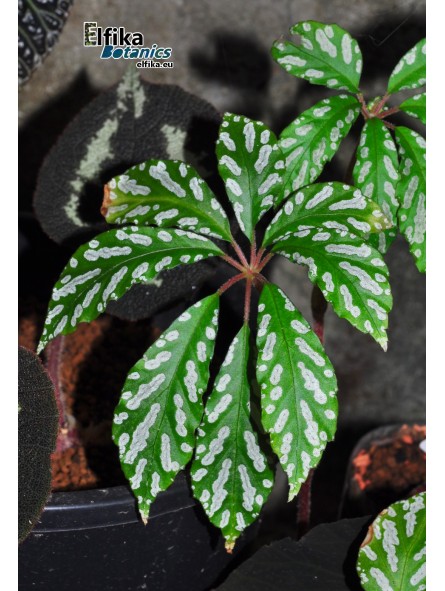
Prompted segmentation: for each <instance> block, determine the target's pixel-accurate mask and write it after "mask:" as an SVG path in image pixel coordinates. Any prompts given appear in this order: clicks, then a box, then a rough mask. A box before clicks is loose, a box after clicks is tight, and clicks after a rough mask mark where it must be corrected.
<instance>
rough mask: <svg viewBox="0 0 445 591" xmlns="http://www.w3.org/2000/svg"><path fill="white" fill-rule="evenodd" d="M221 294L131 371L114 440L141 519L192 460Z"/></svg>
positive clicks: (191, 313) (190, 313) (184, 319)
mask: <svg viewBox="0 0 445 591" xmlns="http://www.w3.org/2000/svg"><path fill="white" fill-rule="evenodd" d="M218 310H219V296H218V295H217V294H214V295H211V296H209V297H207V298H205V299H204V300H201V301H200V302H197V303H196V304H195V305H194V306H192V307H191V308H189V309H188V310H187V311H185V312H184V313H183V314H182V315H181V316H180V317H179V318H178V319H177V320H175V322H173V324H172V325H171V326H170V327H169V328H168V329H167V330H166V331H165V332H164V333H163V334H162V335H161V336H160V337H159V339H158V340H157V341H156V342H155V343H154V344H153V345H152V346H151V347H150V348H149V349H148V350H147V352H146V353H145V355H144V356H143V358H142V359H141V360H140V361H138V362H137V363H136V365H135V366H134V367H132V369H131V370H130V373H129V374H128V376H127V380H126V382H125V384H124V387H123V390H122V395H121V399H120V402H119V404H118V406H117V408H116V410H115V415H114V424H113V441H114V442H115V443H116V444H117V445H118V446H119V456H120V460H121V465H122V470H123V471H124V474H125V476H126V477H127V478H128V480H129V482H130V485H131V488H132V489H133V491H134V492H135V495H136V496H137V499H138V504H139V511H140V513H141V516H142V519H143V520H144V521H146V520H147V519H148V515H149V510H150V505H151V503H152V502H153V501H154V499H155V498H156V496H157V495H158V493H159V492H161V491H163V490H166V489H167V488H168V487H169V486H170V485H171V484H172V482H173V481H174V479H175V476H176V474H177V473H178V472H179V471H180V470H182V469H183V468H184V467H185V466H186V464H187V463H188V462H189V461H190V460H191V457H192V454H193V449H194V446H195V430H196V428H197V427H198V425H199V422H200V420H201V417H202V413H203V404H202V394H203V392H204V391H205V389H206V387H207V383H208V380H209V364H210V360H211V359H212V356H213V349H214V344H215V336H216V328H217V325H218Z"/></svg>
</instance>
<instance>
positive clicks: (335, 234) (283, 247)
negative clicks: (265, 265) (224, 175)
mask: <svg viewBox="0 0 445 591" xmlns="http://www.w3.org/2000/svg"><path fill="white" fill-rule="evenodd" d="M272 251H273V252H277V253H279V254H281V255H283V256H285V257H286V258H288V259H289V260H290V261H292V262H294V263H297V264H300V265H305V266H307V267H308V269H309V279H310V280H311V281H312V283H315V284H316V285H318V287H319V288H320V289H321V291H322V292H323V295H324V296H325V298H326V299H327V301H328V302H330V303H331V304H332V306H333V308H334V310H335V312H336V313H337V315H338V316H340V318H345V319H346V320H348V321H349V322H350V323H351V324H352V325H353V326H355V327H356V328H358V330H360V331H362V332H365V333H369V334H370V335H371V336H372V337H373V338H374V339H375V340H376V341H377V342H378V343H379V344H380V345H381V346H382V348H383V349H385V350H386V347H387V341H388V338H387V335H386V329H387V327H388V312H389V310H390V309H391V307H392V296H391V289H390V285H389V281H388V268H387V266H386V264H385V262H384V261H383V259H382V255H381V254H380V253H379V251H378V250H376V249H375V248H373V247H372V246H370V245H369V244H368V243H367V242H366V241H364V240H363V239H362V238H360V237H357V236H354V235H352V234H348V233H347V232H339V231H338V230H329V231H328V230H325V229H323V230H320V229H318V228H315V229H314V228H310V229H306V230H300V231H297V232H294V233H293V234H291V235H290V236H289V237H287V238H286V239H284V240H282V241H279V242H276V243H275V244H274V245H273V246H272Z"/></svg>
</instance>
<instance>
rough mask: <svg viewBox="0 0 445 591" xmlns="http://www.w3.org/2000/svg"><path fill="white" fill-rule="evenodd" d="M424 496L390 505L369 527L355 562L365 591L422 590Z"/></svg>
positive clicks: (424, 539)
mask: <svg viewBox="0 0 445 591" xmlns="http://www.w3.org/2000/svg"><path fill="white" fill-rule="evenodd" d="M425 505H426V494H425V493H420V494H418V495H414V496H413V497H411V498H409V499H407V500H405V501H398V502H397V503H393V504H392V505H390V506H389V507H388V508H387V509H385V510H384V511H382V512H381V513H380V515H379V516H378V517H377V519H376V520H375V521H374V522H373V523H372V524H371V525H370V527H369V531H368V534H367V536H366V538H365V540H364V541H363V543H362V546H361V548H360V551H359V555H358V561H357V572H358V574H359V576H360V582H361V584H362V586H363V589H365V591H382V590H388V591H389V590H390V589H393V590H394V591H399V590H400V591H425V589H426V560H425V552H426V548H425V542H426V507H425Z"/></svg>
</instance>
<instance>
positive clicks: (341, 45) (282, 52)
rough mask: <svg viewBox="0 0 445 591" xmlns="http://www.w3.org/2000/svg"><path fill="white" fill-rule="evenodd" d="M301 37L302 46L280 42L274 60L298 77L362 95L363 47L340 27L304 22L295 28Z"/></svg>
mask: <svg viewBox="0 0 445 591" xmlns="http://www.w3.org/2000/svg"><path fill="white" fill-rule="evenodd" d="M290 32H291V34H292V35H300V36H301V45H295V44H294V43H292V42H290V41H284V40H278V41H275V43H274V44H273V47H272V50H271V53H272V57H273V59H274V60H275V61H276V62H277V63H278V64H279V65H280V66H281V67H282V68H284V69H285V70H286V71H287V72H289V73H290V74H292V75H293V76H296V77H297V78H304V79H305V80H309V82H311V83H312V84H321V85H323V86H328V87H329V88H338V89H340V90H349V91H351V92H358V89H359V82H360V75H361V73H362V65H363V60H362V54H361V51H360V47H359V46H358V43H357V41H356V40H355V39H353V38H352V37H351V35H350V34H349V33H348V32H347V31H345V30H344V29H342V28H341V27H339V26H338V25H326V24H324V23H320V22H317V21H302V22H299V23H297V24H296V25H294V26H293V27H291V29H290Z"/></svg>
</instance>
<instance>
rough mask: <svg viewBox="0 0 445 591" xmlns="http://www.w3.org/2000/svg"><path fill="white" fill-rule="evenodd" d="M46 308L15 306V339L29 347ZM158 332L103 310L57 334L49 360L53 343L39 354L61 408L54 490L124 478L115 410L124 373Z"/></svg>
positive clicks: (33, 344)
mask: <svg viewBox="0 0 445 591" xmlns="http://www.w3.org/2000/svg"><path fill="white" fill-rule="evenodd" d="M44 313H45V310H44V309H43V308H42V309H40V308H39V307H36V306H33V305H32V303H31V304H26V305H22V306H20V308H19V316H20V319H19V343H20V344H21V345H23V346H25V347H27V348H28V349H31V350H33V351H35V350H36V347H37V341H38V337H39V335H40V333H41V329H42V325H43V315H44ZM158 336H159V330H157V329H155V328H152V327H151V323H150V321H139V322H137V323H133V322H128V321H122V320H119V319H117V318H113V317H111V316H108V315H106V314H105V315H103V316H101V317H100V318H98V319H97V320H95V321H94V322H91V323H90V324H81V325H80V326H79V327H78V328H77V330H76V331H75V332H74V333H72V334H71V335H67V336H64V337H59V342H58V351H57V353H58V355H57V356H55V357H53V359H51V355H52V354H54V351H55V350H57V347H56V349H53V350H51V347H47V349H46V350H45V353H44V355H43V358H44V362H45V363H46V366H47V369H49V371H50V374H51V377H52V379H53V382H54V383H55V385H56V392H57V394H56V397H57V398H58V406H59V411H61V419H60V429H59V436H58V440H57V448H56V451H55V453H54V454H53V455H52V473H53V477H52V489H53V491H61V490H79V489H82V488H97V487H102V486H113V485H117V484H123V483H125V482H126V480H125V477H124V475H123V473H122V471H121V468H120V464H119V458H118V454H117V448H116V446H115V445H114V444H113V442H112V440H111V427H112V420H113V412H114V408H115V406H116V404H117V403H118V400H119V397H120V391H121V388H122V386H123V384H124V381H125V377H126V375H127V373H128V372H129V371H130V369H131V367H132V366H133V365H134V363H136V361H137V360H138V359H139V358H140V357H141V356H142V355H143V353H144V352H145V351H146V349H147V348H148V347H149V346H150V344H151V343H153V342H154V340H155V339H156V338H157V337H158ZM54 342H55V341H54ZM52 351H53V352H52Z"/></svg>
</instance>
